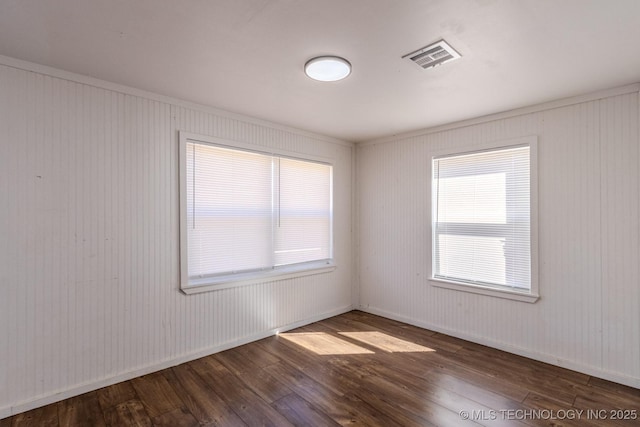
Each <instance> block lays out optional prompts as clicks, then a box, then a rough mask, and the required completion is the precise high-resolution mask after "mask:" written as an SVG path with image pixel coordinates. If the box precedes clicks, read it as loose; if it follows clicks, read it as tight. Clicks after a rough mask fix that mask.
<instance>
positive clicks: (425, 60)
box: [402, 40, 460, 69]
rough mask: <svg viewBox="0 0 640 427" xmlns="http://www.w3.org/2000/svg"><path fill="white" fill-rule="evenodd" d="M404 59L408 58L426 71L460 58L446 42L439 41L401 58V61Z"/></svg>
mask: <svg viewBox="0 0 640 427" xmlns="http://www.w3.org/2000/svg"><path fill="white" fill-rule="evenodd" d="M404 58H408V59H409V60H410V61H411V62H414V63H416V64H418V65H419V66H420V67H422V68H424V69H427V68H431V67H435V66H436V65H441V64H444V63H445V62H449V61H453V60H454V59H458V58H460V54H459V53H458V52H456V51H455V50H454V49H453V48H452V47H451V46H449V44H448V43H447V42H446V41H444V40H440V41H438V42H435V43H433V44H430V45H429V46H426V47H423V48H422V49H419V50H416V51H415V52H411V53H409V54H407V55H405V56H403V57H402V59H404Z"/></svg>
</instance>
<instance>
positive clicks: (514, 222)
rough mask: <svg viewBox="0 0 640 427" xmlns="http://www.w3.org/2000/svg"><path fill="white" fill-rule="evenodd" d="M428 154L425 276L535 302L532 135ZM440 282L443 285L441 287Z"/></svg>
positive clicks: (439, 281) (492, 293)
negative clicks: (429, 204) (428, 247)
mask: <svg viewBox="0 0 640 427" xmlns="http://www.w3.org/2000/svg"><path fill="white" fill-rule="evenodd" d="M513 143H514V144H508V145H506V146H505V145H501V146H500V147H491V148H485V149H482V150H477V151H470V152H462V153H461V152H457V153H447V154H443V155H439V156H435V157H433V160H432V168H433V186H432V191H433V194H432V230H433V233H432V235H433V241H432V245H433V248H432V249H433V251H432V254H433V257H432V268H433V270H432V271H433V273H432V279H433V280H434V281H436V283H438V286H443V287H450V288H454V289H458V290H471V291H477V292H478V293H484V294H490V295H496V296H504V295H503V294H505V293H506V294H515V295H520V296H521V297H520V298H518V297H516V298H515V299H522V300H526V301H531V300H532V301H535V299H537V284H536V280H535V279H536V277H535V274H534V273H535V265H536V263H535V260H536V256H537V254H536V251H535V247H536V240H535V238H534V236H535V233H534V231H535V230H536V226H535V220H536V217H535V215H533V214H532V212H535V185H532V183H535V176H534V174H535V167H534V165H535V148H536V147H535V145H536V144H535V138H526V139H524V140H518V141H513ZM443 284H444V285H443Z"/></svg>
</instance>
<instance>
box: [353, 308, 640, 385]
mask: <svg viewBox="0 0 640 427" xmlns="http://www.w3.org/2000/svg"><path fill="white" fill-rule="evenodd" d="M358 310H360V311H364V312H365V313H370V314H375V315H377V316H382V317H386V318H388V319H393V320H397V321H399V322H403V323H407V324H409V325H413V326H417V327H419V328H423V329H428V330H431V331H435V332H439V333H442V334H445V335H450V336H452V337H456V338H460V339H463V340H466V341H471V342H474V343H477V344H481V345H486V346H488V347H492V348H496V349H498V350H503V351H506V352H507V353H513V354H517V355H518V356H523V357H527V358H529V359H534V360H537V361H540V362H544V363H548V364H550V365H554V366H559V367H561V368H566V369H570V370H572V371H577V372H581V373H583V374H586V375H591V376H594V377H598V378H602V379H605V380H609V381H613V382H616V383H619V384H623V385H626V386H629V387H634V388H640V378H635V377H629V376H624V375H620V374H618V373H615V372H608V371H605V370H603V369H599V368H597V367H594V366H587V365H583V364H581V363H578V362H574V361H572V360H567V359H562V358H558V357H556V356H553V355H550V354H546V353H542V352H538V351H532V350H529V349H526V348H521V347H517V346H514V345H511V344H506V343H502V342H499V341H493V340H491V339H489V338H487V337H484V336H480V335H474V334H468V333H465V332H460V331H456V330H452V329H447V328H443V327H441V326H439V325H434V324H431V323H428V322H423V321H420V320H416V319H412V318H410V317H406V316H402V315H400V314H396V313H391V312H388V311H385V310H381V309H378V308H375V307H360V308H358Z"/></svg>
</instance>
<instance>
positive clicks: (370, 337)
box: [339, 332, 435, 353]
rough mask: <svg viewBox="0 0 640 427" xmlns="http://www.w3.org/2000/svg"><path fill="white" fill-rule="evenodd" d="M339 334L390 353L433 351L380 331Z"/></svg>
mask: <svg viewBox="0 0 640 427" xmlns="http://www.w3.org/2000/svg"><path fill="white" fill-rule="evenodd" d="M339 334H340V335H344V336H346V337H349V338H351V339H354V340H356V341H360V342H363V343H365V344H368V345H370V346H373V347H376V348H379V349H380V350H384V351H388V352H390V353H409V352H429V351H435V350H434V349H432V348H429V347H425V346H422V345H419V344H415V343H412V342H410V341H405V340H401V339H400V338H396V337H393V336H391V335H387V334H383V333H382V332H339Z"/></svg>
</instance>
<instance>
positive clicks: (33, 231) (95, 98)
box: [0, 58, 353, 418]
mask: <svg viewBox="0 0 640 427" xmlns="http://www.w3.org/2000/svg"><path fill="white" fill-rule="evenodd" d="M22 68H26V69H31V70H35V71H36V72H33V71H28V70H25V69H22ZM56 76H57V77H56ZM179 130H184V131H188V132H194V133H198V134H204V135H211V136H216V137H220V138H227V139H230V140H235V141H241V142H245V143H251V144H255V145H256V146H263V147H276V148H279V149H285V150H288V151H293V152H298V153H302V154H305V153H306V154H312V155H316V156H322V157H325V158H330V159H333V161H334V162H335V163H334V181H335V192H334V194H335V196H334V197H335V199H334V206H335V211H334V214H335V233H334V234H335V248H334V249H335V257H336V263H337V270H336V271H334V272H332V273H327V274H320V275H315V276H307V277H304V278H299V279H290V280H283V281H280V282H273V283H265V284H258V285H250V286H245V287H240V288H235V289H226V290H221V291H217V292H208V293H202V294H196V295H189V296H187V295H184V294H182V293H181V292H180V291H179V282H178V280H179V277H178V273H179V271H178V266H179V260H178V253H179V251H178V249H179V248H178V241H179V240H178V225H179V224H178V163H177V157H178V131H179ZM352 151H353V148H352V146H351V145H350V144H346V143H342V142H340V141H336V140H332V139H330V138H325V137H322V136H318V135H311V134H308V133H305V132H301V131H295V130H291V129H286V128H283V127H279V126H277V125H270V124H265V123H262V122H259V121H257V120H253V119H250V118H243V117H238V116H236V115H230V114H225V113H221V112H217V111H214V110H207V109H205V108H203V107H197V106H191V105H189V104H187V103H182V102H180V101H175V100H171V99H168V98H164V97H161V96H156V95H151V94H146V93H143V92H140V91H136V90H133V89H127V88H122V87H119V86H116V85H111V84H108V83H105V82H100V81H96V80H92V79H87V78H83V77H79V76H74V75H71V74H68V73H64V72H59V71H56V70H51V69H48V68H45V67H39V66H36V65H33V64H27V63H23V62H21V61H16V60H11V59H10V58H1V61H0V418H2V417H5V416H9V415H11V414H13V413H17V412H21V411H24V410H27V409H30V408H32V407H36V406H40V405H43V404H46V403H49V402H53V401H56V400H61V399H63V398H65V397H68V396H71V395H75V394H79V393H81V392H84V391H88V390H91V389H95V388H98V387H100V386H103V385H106V384H110V383H114V382H118V381H120V380H123V379H127V378H130V377H133V376H137V375H140V374H143V373H146V372H149V371H152V370H157V369H160V368H163V367H166V366H170V365H173V364H176V363H179V362H182V361H185V360H188V359H192V358H195V357H196V356H201V355H205V354H208V353H212V352H215V351H217V350H221V349H224V348H227V347H230V346H233V345H236V344H239V343H243V342H246V341H250V340H254V339H257V338H260V337H262V336H266V335H269V334H271V333H273V331H274V330H276V329H278V328H287V327H291V326H294V325H298V324H304V323H308V322H311V321H314V320H317V319H320V318H324V317H328V316H331V315H333V314H337V313H341V312H344V311H348V310H349V309H350V308H351V305H352V300H351V298H352V291H351V283H352V270H351V266H352V259H351V258H352V256H351V254H352V245H351V240H352V239H351V225H352V214H351V210H352V199H353V194H352V178H353V177H352Z"/></svg>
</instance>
